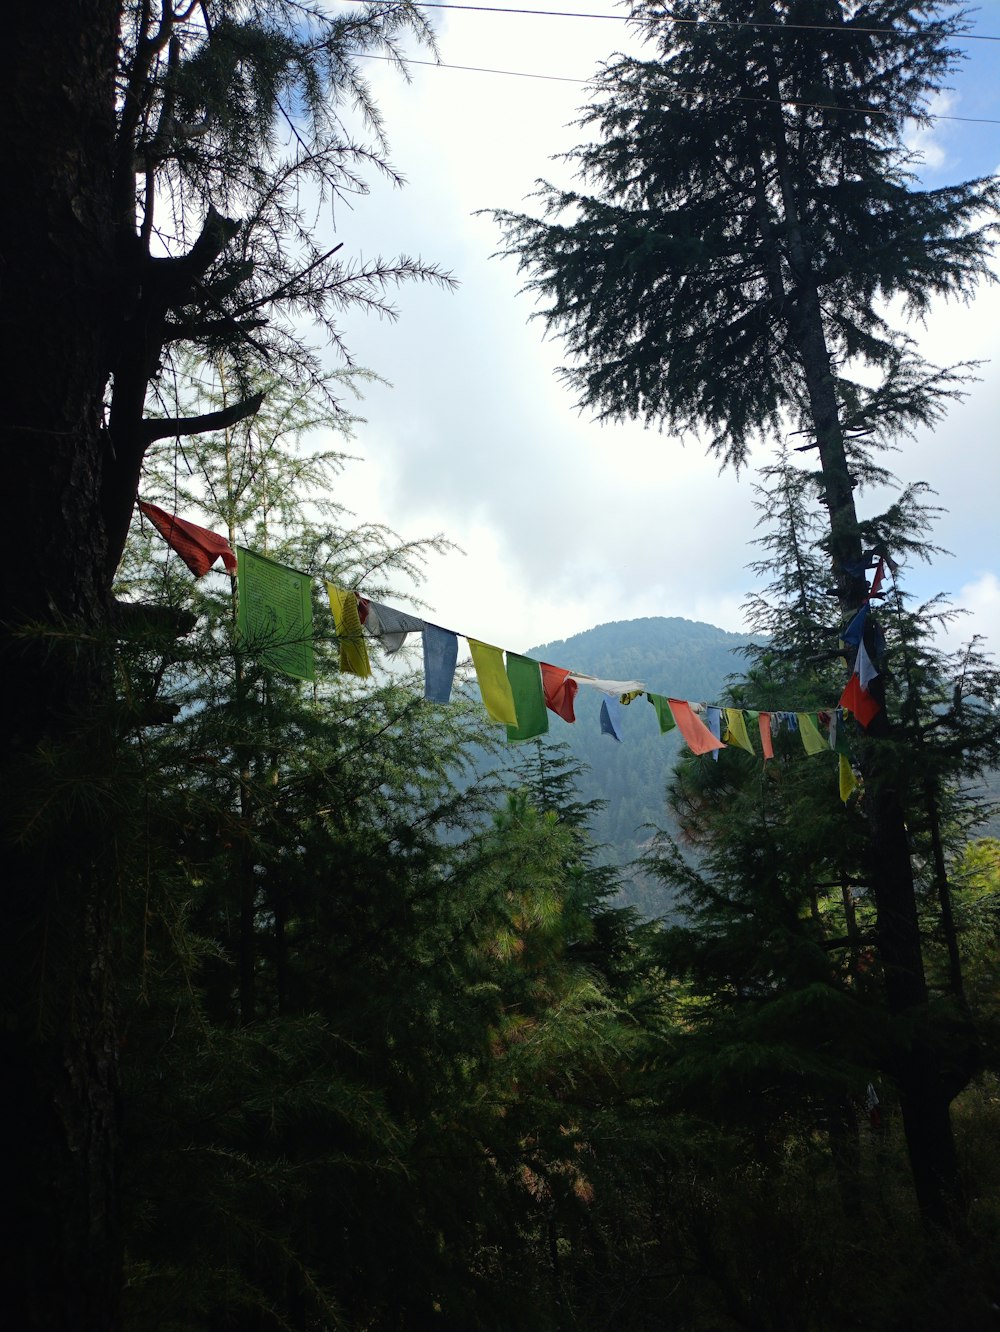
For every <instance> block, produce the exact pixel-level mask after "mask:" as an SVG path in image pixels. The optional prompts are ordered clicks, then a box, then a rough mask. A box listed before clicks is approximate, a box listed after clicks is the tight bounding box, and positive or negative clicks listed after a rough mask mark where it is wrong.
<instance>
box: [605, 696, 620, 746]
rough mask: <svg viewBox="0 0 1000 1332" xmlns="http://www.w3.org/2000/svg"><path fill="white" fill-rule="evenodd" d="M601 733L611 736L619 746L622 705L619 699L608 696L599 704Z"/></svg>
mask: <svg viewBox="0 0 1000 1332" xmlns="http://www.w3.org/2000/svg"><path fill="white" fill-rule="evenodd" d="M601 733H602V735H611V736H614V738H615V739H616V740H617V741H618V743H619V744H621V740H622V705H621V702H620V700H619V699H617V698H615V697H613V695H611V694H609V695H608V697H607V698H605V699H604V700H603V701H602V703H601Z"/></svg>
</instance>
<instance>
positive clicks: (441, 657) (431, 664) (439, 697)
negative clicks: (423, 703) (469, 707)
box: [421, 624, 458, 703]
mask: <svg viewBox="0 0 1000 1332" xmlns="http://www.w3.org/2000/svg"><path fill="white" fill-rule="evenodd" d="M421 634H422V635H423V640H424V698H425V699H427V701H428V702H429V703H447V702H448V701H449V700H450V699H451V684H452V681H453V680H454V678H455V663H456V662H457V661H458V637H457V635H456V634H453V633H452V632H451V630H449V629H439V628H438V626H437V625H436V624H425V625H424V627H423V629H422V630H421Z"/></svg>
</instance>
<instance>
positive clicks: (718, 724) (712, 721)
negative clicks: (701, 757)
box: [705, 706, 722, 763]
mask: <svg viewBox="0 0 1000 1332" xmlns="http://www.w3.org/2000/svg"><path fill="white" fill-rule="evenodd" d="M705 725H706V726H707V727H708V729H709V730H710V731H711V732H712V734H713V735H714V736H715V738H716V740H721V739H722V709H721V708H717V707H714V706H713V707H709V708H706V709H705ZM720 748H721V746H720ZM712 758H713V760H714V761H715V762H716V763H718V761H719V750H718V749H716V750H714V751H713V753H712Z"/></svg>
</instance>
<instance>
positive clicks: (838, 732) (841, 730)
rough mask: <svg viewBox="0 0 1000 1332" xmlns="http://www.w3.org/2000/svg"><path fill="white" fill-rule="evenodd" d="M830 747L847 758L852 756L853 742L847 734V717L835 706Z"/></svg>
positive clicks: (831, 719)
mask: <svg viewBox="0 0 1000 1332" xmlns="http://www.w3.org/2000/svg"><path fill="white" fill-rule="evenodd" d="M830 748H831V749H833V750H836V752H837V753H838V754H843V755H844V757H845V758H850V757H851V744H850V740H849V739H848V735H847V718H846V717H845V716H844V713H843V712H842V711H841V710H840V708H835V709H834V712H833V716H832V717H831V718H830Z"/></svg>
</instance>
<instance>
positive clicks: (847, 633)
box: [844, 601, 868, 647]
mask: <svg viewBox="0 0 1000 1332" xmlns="http://www.w3.org/2000/svg"><path fill="white" fill-rule="evenodd" d="M867 616H868V602H867V601H866V602H865V604H864V605H863V606H862V607H861V609H860V610H859V611H858V613H857V615H855V617H854V619H853V620H852V621H851V623H850V624H849V625H848V626H847V628H846V629H845V630H844V642H845V643H846V644H847V645H848V646H849V647H857V646H858V644H859V643H860V642H861V640H862V638H863V637H864V632H865V620H866V618H867Z"/></svg>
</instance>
